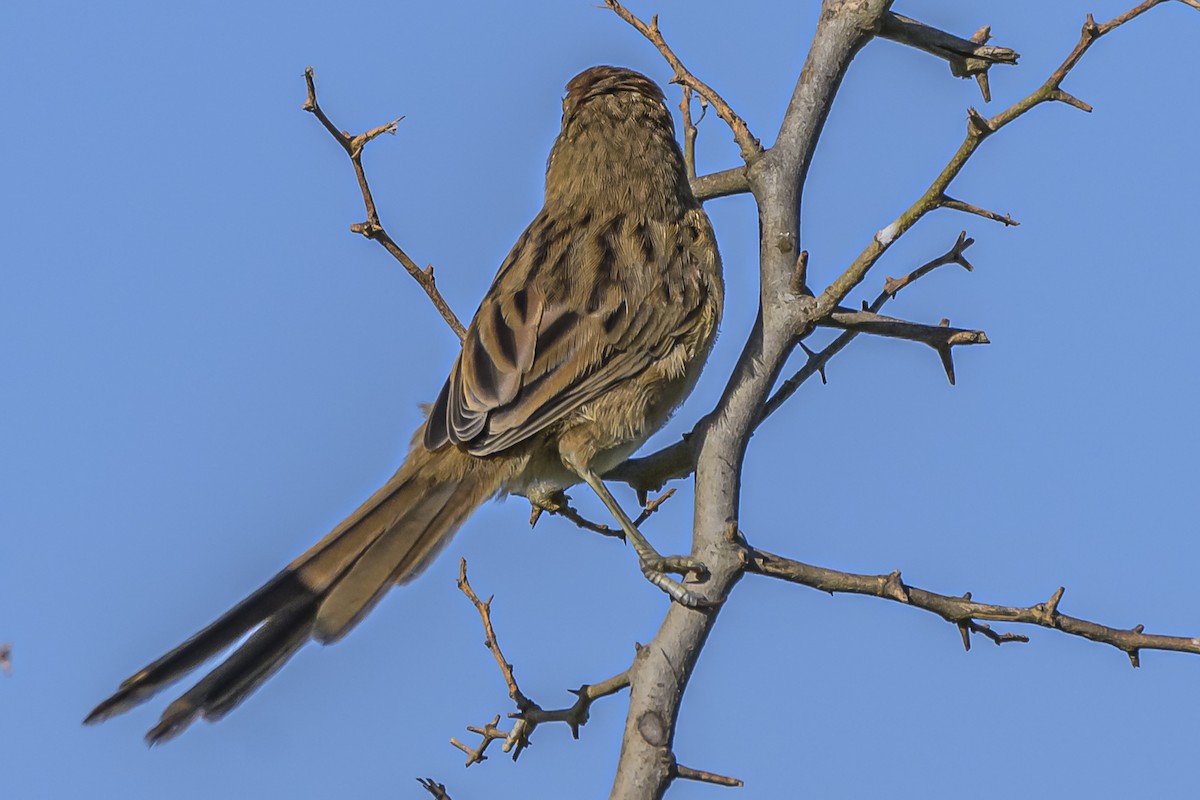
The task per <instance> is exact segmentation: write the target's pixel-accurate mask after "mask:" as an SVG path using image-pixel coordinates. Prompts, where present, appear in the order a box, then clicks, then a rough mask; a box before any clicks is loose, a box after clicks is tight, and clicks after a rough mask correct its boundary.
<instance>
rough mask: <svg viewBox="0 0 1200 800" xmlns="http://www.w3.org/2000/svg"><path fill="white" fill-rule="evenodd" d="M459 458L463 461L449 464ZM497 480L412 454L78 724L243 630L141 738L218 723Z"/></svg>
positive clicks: (450, 526) (141, 696) (351, 621)
mask: <svg viewBox="0 0 1200 800" xmlns="http://www.w3.org/2000/svg"><path fill="white" fill-rule="evenodd" d="M463 459H468V460H470V461H471V462H473V463H470V464H468V463H458V462H460V461H462V460H463ZM501 480H502V475H500V474H499V472H498V471H497V470H495V469H491V468H489V466H488V465H487V464H486V463H485V462H480V461H479V460H476V459H472V458H471V457H470V456H468V455H466V454H465V453H462V452H460V451H458V450H456V449H454V448H444V449H442V450H440V451H438V452H435V453H430V452H428V451H426V450H424V449H423V448H421V447H420V446H418V447H416V448H414V450H413V452H412V453H411V454H410V456H409V458H408V460H407V461H406V462H405V463H404V465H403V466H402V467H401V468H400V469H399V471H397V472H396V474H395V475H394V476H393V477H392V479H391V480H390V481H388V483H387V485H385V486H384V487H383V488H381V489H380V490H379V491H378V492H376V493H375V494H374V495H372V496H371V498H370V499H368V500H367V501H366V502H365V503H363V504H362V506H360V507H359V508H358V510H356V511H355V512H354V513H353V514H351V515H350V517H348V518H347V519H346V520H345V521H344V522H342V523H341V524H340V525H338V526H337V527H336V528H334V530H333V531H331V532H330V533H329V534H328V535H327V536H325V537H324V538H323V539H321V541H319V542H318V543H317V544H316V545H314V546H313V547H312V548H310V549H309V550H308V551H307V552H305V553H304V554H303V555H301V556H300V557H299V558H297V559H296V560H295V561H293V562H292V563H291V564H290V565H288V567H287V568H286V569H284V570H283V571H282V572H280V573H279V574H278V575H276V576H275V577H274V578H272V579H271V580H270V581H268V582H267V583H266V584H264V585H263V586H262V587H261V588H259V589H258V590H257V591H255V592H254V593H253V594H251V595H250V596H249V597H247V598H246V599H245V600H243V601H242V602H240V603H238V604H237V605H236V606H234V607H233V608H232V609H231V610H230V611H228V612H227V613H226V614H224V615H223V616H221V617H220V618H219V619H218V620H216V621H215V622H213V623H212V624H211V625H209V626H208V627H206V628H204V629H203V630H201V631H200V632H199V633H197V634H196V635H194V636H192V637H191V638H190V639H188V640H187V641H186V642H184V643H183V644H181V645H180V646H179V647H176V648H175V649H174V650H172V651H170V652H169V653H167V654H166V655H164V656H163V657H161V658H159V659H158V660H157V661H155V662H153V663H152V664H150V665H149V666H147V667H146V668H144V669H142V670H140V671H139V672H137V673H136V674H134V675H133V676H132V677H130V678H129V679H128V680H126V681H124V682H123V683H122V684H121V686H120V688H118V690H117V692H116V693H115V694H113V695H112V697H109V698H108V699H106V700H104V701H103V702H101V703H100V704H99V705H98V706H96V708H95V709H93V711H92V712H91V713H90V714H89V715H88V716H87V718H86V719H85V720H84V722H85V723H95V722H100V721H102V720H105V719H107V718H109V717H111V716H114V715H116V714H119V713H121V712H123V711H126V710H128V709H129V708H132V707H133V706H135V705H137V704H139V703H141V702H143V701H145V700H147V699H149V698H150V697H151V696H152V695H154V694H155V693H156V692H158V691H159V690H161V689H163V688H164V687H165V686H167V685H169V684H171V683H173V682H175V681H176V680H178V679H179V678H181V677H183V676H184V675H185V674H187V673H188V672H190V671H191V670H193V669H195V668H196V667H197V666H199V665H200V664H202V663H203V662H205V661H207V660H208V659H210V658H212V657H213V656H215V655H216V654H218V653H220V652H221V651H223V650H225V649H226V648H228V647H229V646H230V645H232V644H234V643H235V642H237V641H238V640H239V639H241V638H242V637H243V636H245V635H246V633H248V632H250V631H253V634H252V635H251V636H250V637H249V638H248V639H246V641H245V642H243V643H242V644H241V645H240V646H239V647H238V648H237V649H236V650H235V651H234V652H233V653H232V654H231V655H230V656H229V657H228V658H227V659H226V660H225V661H223V662H222V663H221V664H219V665H218V666H217V667H216V668H214V669H213V670H212V672H210V673H208V675H206V676H205V677H204V678H202V679H201V680H200V681H199V682H198V683H196V685H195V686H193V687H192V688H191V689H189V690H188V691H187V692H185V693H184V694H183V695H182V696H181V697H179V699H177V700H175V701H174V702H173V703H171V704H170V705H169V706H168V707H167V709H166V710H165V711H164V712H163V715H162V718H161V720H160V721H159V723H158V724H157V725H156V726H155V727H154V728H153V729H151V730H150V732H149V733H148V734H147V736H146V739H147V741H148V742H149V743H151V744H155V743H158V742H162V741H166V740H167V739H170V738H172V737H174V736H177V735H178V734H179V733H181V732H183V730H184V729H185V728H186V727H187V726H188V725H189V724H191V722H192V721H193V720H195V719H196V717H198V716H203V717H205V718H206V719H209V720H215V719H219V718H220V717H222V716H224V715H225V714H227V713H228V712H229V711H231V710H232V709H233V708H235V707H236V706H237V705H238V704H239V703H241V702H242V701H243V700H245V699H246V697H247V696H249V695H250V694H251V693H252V692H253V691H254V690H255V689H257V688H258V687H259V685H261V684H262V683H263V682H264V681H265V680H266V679H267V678H269V677H270V676H271V675H273V674H274V673H275V671H276V670H278V669H279V668H280V667H281V666H283V664H284V663H285V662H286V661H287V660H288V659H289V658H290V657H291V656H292V655H293V654H294V653H295V652H296V651H297V650H299V649H300V647H301V646H303V645H304V643H305V642H307V641H308V640H309V639H310V638H316V639H317V640H318V641H321V642H322V643H325V642H331V641H334V640H336V639H338V638H340V637H341V636H343V635H345V634H346V633H347V632H348V631H349V630H350V629H351V628H352V627H354V625H355V624H356V623H357V622H358V621H359V620H360V619H362V617H363V616H364V615H365V614H366V613H367V611H369V610H370V609H371V608H372V607H373V606H374V604H375V603H377V602H378V601H379V600H380V598H382V596H383V595H384V594H385V593H386V592H387V589H388V588H390V586H391V585H392V584H393V583H395V582H397V581H402V580H404V579H406V578H408V577H411V576H412V575H413V574H415V573H416V572H417V571H419V570H420V569H421V568H422V567H423V566H424V565H425V564H427V563H428V562H429V561H430V560H431V559H432V557H433V555H434V554H436V552H437V551H438V550H439V549H440V548H441V547H442V546H444V545H445V544H446V542H448V541H449V539H450V536H451V534H453V533H454V531H455V530H456V529H457V528H458V526H459V525H460V524H461V523H462V522H463V520H465V519H466V518H467V516H469V515H470V514H471V512H472V511H474V510H475V508H476V507H477V506H478V505H479V504H480V503H482V502H483V501H484V500H486V499H487V498H488V497H490V496H492V495H494V494H495V493H496V492H497V490H498V489H499V488H500V483H501Z"/></svg>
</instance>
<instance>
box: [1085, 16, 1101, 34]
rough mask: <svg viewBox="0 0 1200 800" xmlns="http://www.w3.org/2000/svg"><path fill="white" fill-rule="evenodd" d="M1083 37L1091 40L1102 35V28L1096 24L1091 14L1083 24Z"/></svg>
mask: <svg viewBox="0 0 1200 800" xmlns="http://www.w3.org/2000/svg"><path fill="white" fill-rule="evenodd" d="M1083 35H1084V36H1086V37H1088V38H1089V39H1095V38H1096V37H1097V36H1099V35H1100V26H1099V25H1097V24H1096V18H1095V17H1093V16H1092V15H1091V14H1088V15H1087V19H1086V20H1084V23H1083Z"/></svg>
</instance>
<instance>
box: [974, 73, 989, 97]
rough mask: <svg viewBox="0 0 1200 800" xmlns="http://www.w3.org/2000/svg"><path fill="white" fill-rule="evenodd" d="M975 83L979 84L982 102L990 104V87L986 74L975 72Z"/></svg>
mask: <svg viewBox="0 0 1200 800" xmlns="http://www.w3.org/2000/svg"><path fill="white" fill-rule="evenodd" d="M975 82H976V83H977V84H979V93H980V94H981V95H983V102H985V103H990V102H992V87H991V85H990V84H988V74H987V73H986V72H976V73H975Z"/></svg>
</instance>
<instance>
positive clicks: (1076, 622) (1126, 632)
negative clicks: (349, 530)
mask: <svg viewBox="0 0 1200 800" xmlns="http://www.w3.org/2000/svg"><path fill="white" fill-rule="evenodd" d="M745 553H746V569H747V571H749V572H753V573H757V574H759V575H766V576H768V577H771V578H779V579H781V580H785V581H789V582H791V583H797V584H800V585H802V586H810V587H812V588H814V589H820V590H821V591H823V592H829V593H830V594H834V593H838V592H842V593H849V594H865V595H871V596H872V597H880V598H883V599H885V600H894V601H896V602H898V603H904V604H905V605H910V606H913V607H914V608H920V609H923V610H925V611H931V612H933V613H934V614H937V615H938V616H940V617H942V618H943V619H945V620H946V621H947V622H951V623H953V624H954V625H956V626H958V627H959V629H960V631H962V632H963V643H964V644H965V645H966V646H967V649H970V640H969V638H968V633H979V634H982V635H984V636H987V637H988V638H989V639H991V640H992V641H993V642H995V643H996V644H1002V643H1004V642H1025V641H1028V639H1027V637H1024V636H1019V635H1014V634H997V633H995V632H994V631H992V630H991V629H990V628H989V627H987V626H986V625H981V624H979V623H978V622H977V620H981V619H982V620H993V621H998V622H1012V623H1020V624H1026V625H1038V626H1041V627H1043V628H1054V629H1056V630H1060V631H1062V632H1063V633H1066V634H1069V635H1071V636H1080V637H1083V638H1085V639H1091V640H1092V641H1094V642H1100V643H1102V644H1107V645H1111V646H1113V647H1115V648H1117V649H1118V650H1121V651H1122V652H1124V653H1125V654H1126V655H1128V656H1129V660H1130V663H1131V664H1132V665H1133V666H1135V667H1136V666H1138V665H1139V658H1138V653H1139V651H1141V650H1169V651H1173V652H1179V653H1196V654H1200V637H1186V636H1163V635H1159V634H1150V633H1145V632H1144V628H1143V626H1141V625H1136V626H1134V627H1133V628H1130V629H1124V628H1112V627H1109V626H1107V625H1101V624H1099V623H1096V622H1090V621H1088V620H1085V619H1079V618H1078V617H1071V616H1067V615H1066V614H1061V613H1059V611H1058V605H1059V601H1061V600H1062V596H1063V589H1062V588H1061V587H1059V589H1057V590H1056V591H1055V592H1054V593H1053V594H1052V595H1051V597H1050V599H1049V600H1047V601H1045V602H1043V603H1038V604H1036V605H1032V606H1024V607H1021V606H1000V605H993V604H990V603H978V602H975V601H974V600H972V599H971V595H970V593H968V594H966V595H963V596H962V597H954V596H951V595H944V594H937V593H936V592H930V591H926V590H925V589H918V588H917V587H915V586H908V585H906V584H905V583H904V581H903V580H901V578H900V571H899V570H896V571H894V572H892V573H890V574H888V575H859V574H855V573H851V572H840V571H838V570H833V569H827V568H825V567H814V566H812V565H810V564H804V563H802V562H799V561H794V560H792V559H790V558H783V557H782V556H777V555H774V554H772V553H767V552H765V551H763V550H758V549H756V548H750V547H747V548H746V551H745Z"/></svg>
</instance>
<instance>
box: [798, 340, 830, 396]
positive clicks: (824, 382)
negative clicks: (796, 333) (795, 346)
mask: <svg viewBox="0 0 1200 800" xmlns="http://www.w3.org/2000/svg"><path fill="white" fill-rule="evenodd" d="M800 349H801V350H803V351H804V354H805V355H806V356H808V358H809V360H810V361H811V360H813V359H815V358H816V357H817V354H816V353H814V352H813V351H812V350H810V349H809V347H808V345H806V344H805V343H804V342H801V343H800ZM817 374H818V375H820V376H821V385H822V386H827V385H828V384H829V380H828V378H826V377H825V365H824V364H822V365H821V366H819V367H817Z"/></svg>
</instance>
